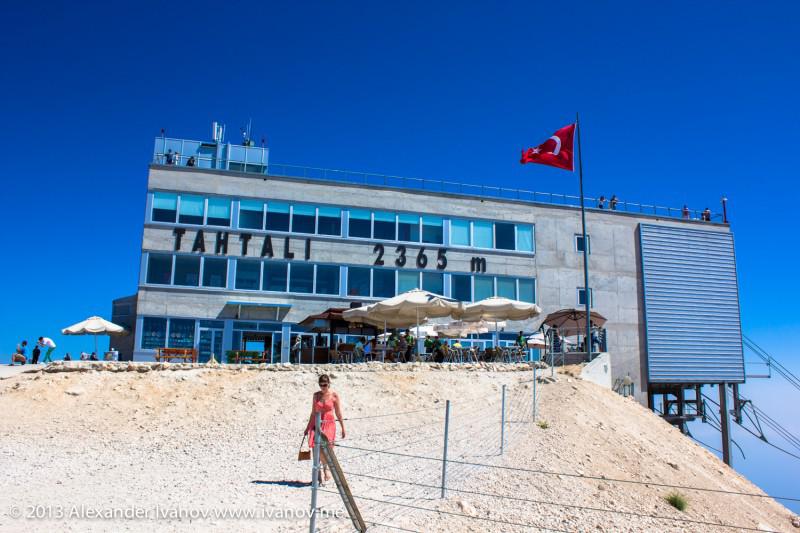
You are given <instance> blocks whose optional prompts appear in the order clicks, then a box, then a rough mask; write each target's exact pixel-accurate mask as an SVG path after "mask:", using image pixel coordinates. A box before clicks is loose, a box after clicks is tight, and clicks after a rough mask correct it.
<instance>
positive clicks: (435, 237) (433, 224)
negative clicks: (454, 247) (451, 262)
mask: <svg viewBox="0 0 800 533" xmlns="http://www.w3.org/2000/svg"><path fill="white" fill-rule="evenodd" d="M443 224H444V221H443V220H442V217H433V216H424V217H422V242H427V243H431V244H442V243H443V242H444V240H443V234H444V232H443V230H442V225H443Z"/></svg>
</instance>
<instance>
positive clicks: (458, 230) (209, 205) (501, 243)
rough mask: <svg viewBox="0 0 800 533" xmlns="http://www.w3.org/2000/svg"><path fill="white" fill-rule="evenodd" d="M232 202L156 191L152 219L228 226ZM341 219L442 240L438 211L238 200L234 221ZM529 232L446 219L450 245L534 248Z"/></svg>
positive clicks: (356, 233) (277, 227)
mask: <svg viewBox="0 0 800 533" xmlns="http://www.w3.org/2000/svg"><path fill="white" fill-rule="evenodd" d="M232 205H233V200H231V199H229V198H219V197H209V198H204V197H202V196H195V195H188V194H180V195H178V194H174V193H164V192H156V193H154V194H153V209H152V213H151V220H152V221H153V222H168V223H176V222H177V223H180V224H196V225H210V226H222V227H230V226H231V207H232ZM345 219H346V220H347V227H348V230H347V235H346V236H347V237H354V238H362V239H376V240H387V241H402V242H413V243H425V244H444V228H445V224H444V218H443V217H440V216H435V215H415V214H409V213H392V212H387V211H370V210H366V209H340V208H338V207H328V206H313V205H307V204H289V203H285V202H273V201H270V202H263V201H260V200H239V224H238V227H239V228H241V229H253V230H267V231H284V232H292V233H306V234H310V235H331V236H337V237H341V236H342V235H343V229H342V222H343V220H345ZM533 232H534V228H533V225H531V224H515V223H513V222H492V221H488V220H467V219H460V218H453V219H450V245H452V246H465V247H473V248H486V249H497V250H516V251H519V252H533V251H534V234H533Z"/></svg>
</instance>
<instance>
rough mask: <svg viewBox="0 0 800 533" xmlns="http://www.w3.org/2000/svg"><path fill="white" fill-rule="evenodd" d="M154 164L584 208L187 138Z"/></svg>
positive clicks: (630, 208)
mask: <svg viewBox="0 0 800 533" xmlns="http://www.w3.org/2000/svg"><path fill="white" fill-rule="evenodd" d="M153 164H157V165H169V166H180V167H187V166H188V167H196V168H205V169H215V170H228V171H233V172H243V173H247V174H257V175H262V176H267V175H268V176H273V177H280V178H296V179H304V180H315V181H324V182H333V183H348V184H353V185H368V186H370V185H371V186H376V187H384V188H395V189H399V190H418V191H427V192H433V193H445V194H447V193H450V194H459V195H465V196H474V197H477V198H486V199H503V200H517V201H522V202H530V203H534V204H547V205H560V206H570V207H580V197H579V196H577V195H570V194H561V193H553V192H540V191H531V190H526V189H516V188H509V187H497V186H492V185H475V184H470V183H461V182H456V181H448V180H436V179H428V178H411V177H405V176H393V175H389V174H377V173H372V172H357V171H350V170H335V169H329V168H317V167H307V166H298V165H289V164H282V163H269V148H266V147H258V146H254V145H248V146H244V145H240V144H232V143H224V142H205V141H191V140H186V139H174V138H167V137H156V139H155V147H154V150H153ZM585 201H586V207H587V208H589V209H605V210H610V211H611V210H613V211H618V212H623V213H632V214H640V215H649V216H656V217H666V218H675V219H683V220H704V219H706V220H707V221H709V222H716V223H721V224H727V223H728V220H727V214H726V213H725V202H726V199H724V198H723V199H722V203H721V206H720V211H719V212H711V213H706V214H705V216H704V213H703V210H702V209H696V208H691V207H669V206H662V205H657V204H646V203H640V202H630V201H627V200H619V201H617V202H614V203H613V205H612V199H611V198H604V197H600V198H596V197H591V196H586V197H585Z"/></svg>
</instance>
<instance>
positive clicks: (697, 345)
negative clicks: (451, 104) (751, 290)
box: [639, 224, 744, 383]
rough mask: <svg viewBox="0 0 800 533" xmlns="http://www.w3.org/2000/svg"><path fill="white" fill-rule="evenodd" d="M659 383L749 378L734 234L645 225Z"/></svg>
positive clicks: (650, 345) (651, 340)
mask: <svg viewBox="0 0 800 533" xmlns="http://www.w3.org/2000/svg"><path fill="white" fill-rule="evenodd" d="M639 236H640V242H641V252H642V276H643V280H644V284H643V285H644V310H645V326H646V342H647V371H648V379H649V381H650V382H651V383H720V382H723V381H727V382H731V383H741V382H743V381H744V357H743V354H742V330H741V323H740V319H739V290H738V283H737V279H736V257H735V255H734V247H733V235H732V234H730V233H724V232H717V231H705V230H696V229H685V228H677V227H668V226H655V225H650V224H640V225H639Z"/></svg>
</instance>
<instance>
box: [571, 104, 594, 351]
mask: <svg viewBox="0 0 800 533" xmlns="http://www.w3.org/2000/svg"><path fill="white" fill-rule="evenodd" d="M575 134H576V135H577V136H578V180H579V182H580V189H581V229H582V232H583V292H584V294H585V303H586V339H585V341H584V342H585V344H586V360H587V361H591V360H592V320H591V315H590V313H591V305H590V304H591V300H592V291H591V290H590V288H589V241H588V239H586V206H585V205H584V204H585V201H584V197H583V162H582V161H581V158H582V156H583V150H581V125H580V117H579V116H578V113H575Z"/></svg>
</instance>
